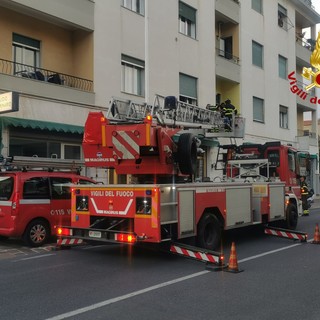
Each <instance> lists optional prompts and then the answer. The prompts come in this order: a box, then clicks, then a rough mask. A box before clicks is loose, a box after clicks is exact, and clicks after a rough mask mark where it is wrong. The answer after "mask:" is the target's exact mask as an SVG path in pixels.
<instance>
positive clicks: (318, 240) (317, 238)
mask: <svg viewBox="0 0 320 320" xmlns="http://www.w3.org/2000/svg"><path fill="white" fill-rule="evenodd" d="M312 243H314V244H320V234H319V225H318V224H316V228H315V230H314V237H313V241H312Z"/></svg>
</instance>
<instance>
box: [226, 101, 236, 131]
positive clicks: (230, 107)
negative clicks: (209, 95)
mask: <svg viewBox="0 0 320 320" xmlns="http://www.w3.org/2000/svg"><path fill="white" fill-rule="evenodd" d="M235 111H236V108H235V106H234V105H233V104H231V100H230V99H228V100H226V101H225V103H224V106H223V112H224V116H225V117H226V119H227V125H228V126H229V128H227V127H226V129H229V130H230V129H231V127H232V116H233V114H234V113H235Z"/></svg>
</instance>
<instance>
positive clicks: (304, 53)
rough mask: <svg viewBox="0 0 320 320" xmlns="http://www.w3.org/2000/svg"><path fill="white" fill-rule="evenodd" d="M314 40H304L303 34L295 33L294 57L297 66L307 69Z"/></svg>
mask: <svg viewBox="0 0 320 320" xmlns="http://www.w3.org/2000/svg"><path fill="white" fill-rule="evenodd" d="M315 44H316V40H314V39H305V38H304V34H300V33H296V57H297V60H298V65H301V66H305V67H308V66H309V65H310V56H311V54H312V51H313V50H314V48H315Z"/></svg>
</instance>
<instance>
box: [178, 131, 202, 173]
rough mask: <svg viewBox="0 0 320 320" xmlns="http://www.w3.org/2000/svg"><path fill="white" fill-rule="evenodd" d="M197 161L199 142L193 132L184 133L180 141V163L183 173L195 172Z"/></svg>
mask: <svg viewBox="0 0 320 320" xmlns="http://www.w3.org/2000/svg"><path fill="white" fill-rule="evenodd" d="M196 162H197V142H196V140H195V139H194V135H193V134H192V133H183V134H181V136H180V137H179V141H178V163H179V169H180V171H181V173H182V174H194V172H195V167H196Z"/></svg>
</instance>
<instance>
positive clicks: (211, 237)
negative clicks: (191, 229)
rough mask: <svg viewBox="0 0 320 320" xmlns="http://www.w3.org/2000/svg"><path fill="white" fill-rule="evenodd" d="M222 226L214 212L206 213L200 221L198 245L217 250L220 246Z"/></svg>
mask: <svg viewBox="0 0 320 320" xmlns="http://www.w3.org/2000/svg"><path fill="white" fill-rule="evenodd" d="M221 234H222V226H221V223H220V221H219V220H218V218H217V217H216V216H215V215H213V214H212V213H205V214H204V216H203V217H202V218H201V219H200V221H199V223H198V233H197V245H198V246H199V247H201V248H204V249H208V250H216V249H218V248H219V246H220V242H221Z"/></svg>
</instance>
